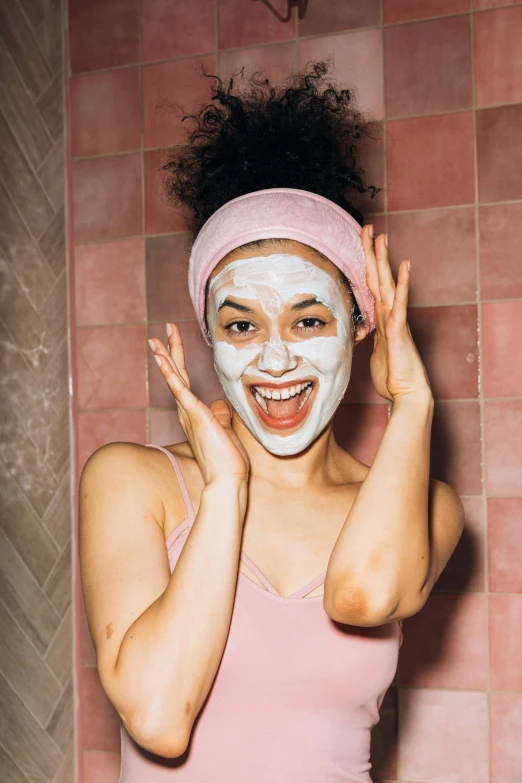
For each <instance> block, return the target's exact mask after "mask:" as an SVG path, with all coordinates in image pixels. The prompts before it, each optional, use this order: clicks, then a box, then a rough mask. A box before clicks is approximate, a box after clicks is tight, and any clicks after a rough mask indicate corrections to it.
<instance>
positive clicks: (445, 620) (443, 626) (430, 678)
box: [398, 593, 487, 690]
mask: <svg viewBox="0 0 522 783" xmlns="http://www.w3.org/2000/svg"><path fill="white" fill-rule="evenodd" d="M403 633H404V643H403V645H402V647H401V654H400V656H399V666H398V684H399V685H410V686H412V685H414V686H423V687H425V688H462V689H466V688H467V689H476V690H483V689H485V688H486V638H487V634H486V613H485V604H484V596H483V595H472V594H468V595H443V594H440V595H437V594H435V593H432V594H431V595H430V597H429V598H428V600H427V602H426V603H425V605H424V606H423V608H422V609H421V610H420V612H417V614H415V615H413V616H412V617H407V618H406V619H405V621H404V627H403Z"/></svg>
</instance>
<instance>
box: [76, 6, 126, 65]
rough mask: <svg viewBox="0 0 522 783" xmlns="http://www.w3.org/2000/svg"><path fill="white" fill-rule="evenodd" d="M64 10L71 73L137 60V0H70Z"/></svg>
mask: <svg viewBox="0 0 522 783" xmlns="http://www.w3.org/2000/svg"><path fill="white" fill-rule="evenodd" d="M67 10H68V13H69V52H70V57H71V69H72V72H73V73H81V71H96V70H99V69H101V68H114V67H116V66H119V65H129V64H130V63H137V62H138V61H139V59H140V47H139V22H138V1H137V0H70V2H69V3H68V4H67Z"/></svg>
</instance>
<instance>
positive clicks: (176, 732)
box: [126, 724, 190, 759]
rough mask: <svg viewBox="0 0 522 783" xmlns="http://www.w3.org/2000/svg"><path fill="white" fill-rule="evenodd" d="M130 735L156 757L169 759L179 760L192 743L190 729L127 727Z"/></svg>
mask: <svg viewBox="0 0 522 783" xmlns="http://www.w3.org/2000/svg"><path fill="white" fill-rule="evenodd" d="M126 728H127V731H128V733H129V734H130V735H131V737H132V738H133V740H134V741H135V742H137V743H138V745H139V746H140V747H141V748H143V749H144V750H146V751H148V752H149V753H152V754H154V755H155V756H162V757H163V758H167V759H177V758H179V757H180V756H183V754H184V753H185V752H186V750H187V748H188V744H189V741H190V729H189V728H188V727H185V726H183V727H178V728H175V727H171V728H170V729H169V727H168V726H161V727H158V726H152V725H147V724H142V725H140V726H136V725H132V724H131V725H130V726H128V727H127V726H126Z"/></svg>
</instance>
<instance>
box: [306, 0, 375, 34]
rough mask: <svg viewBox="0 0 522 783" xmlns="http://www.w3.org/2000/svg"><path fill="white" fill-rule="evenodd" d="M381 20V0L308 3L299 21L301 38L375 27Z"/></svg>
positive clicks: (337, 0)
mask: <svg viewBox="0 0 522 783" xmlns="http://www.w3.org/2000/svg"><path fill="white" fill-rule="evenodd" d="M380 20H381V9H380V7H379V0H351V2H349V3H347V2H346V0H330V2H328V3H317V2H316V3H313V2H312V3H308V6H307V9H306V13H305V16H304V19H300V20H299V36H300V37H304V36H307V35H324V34H325V33H338V32H341V31H342V30H354V29H356V28H358V27H374V26H375V25H378V24H379V23H380Z"/></svg>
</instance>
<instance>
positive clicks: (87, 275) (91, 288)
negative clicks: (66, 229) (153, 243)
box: [74, 238, 146, 326]
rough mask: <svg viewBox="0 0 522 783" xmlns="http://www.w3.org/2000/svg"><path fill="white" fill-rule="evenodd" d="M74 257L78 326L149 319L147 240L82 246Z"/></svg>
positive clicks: (77, 248)
mask: <svg viewBox="0 0 522 783" xmlns="http://www.w3.org/2000/svg"><path fill="white" fill-rule="evenodd" d="M74 256H75V271H74V286H75V315H76V325H77V326H100V325H102V324H113V323H124V322H126V321H144V320H145V317H146V307H145V250H144V241H143V239H141V238H140V239H126V240H122V241H120V242H103V243H101V244H92V245H79V246H77V247H76V248H75V250H74Z"/></svg>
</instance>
